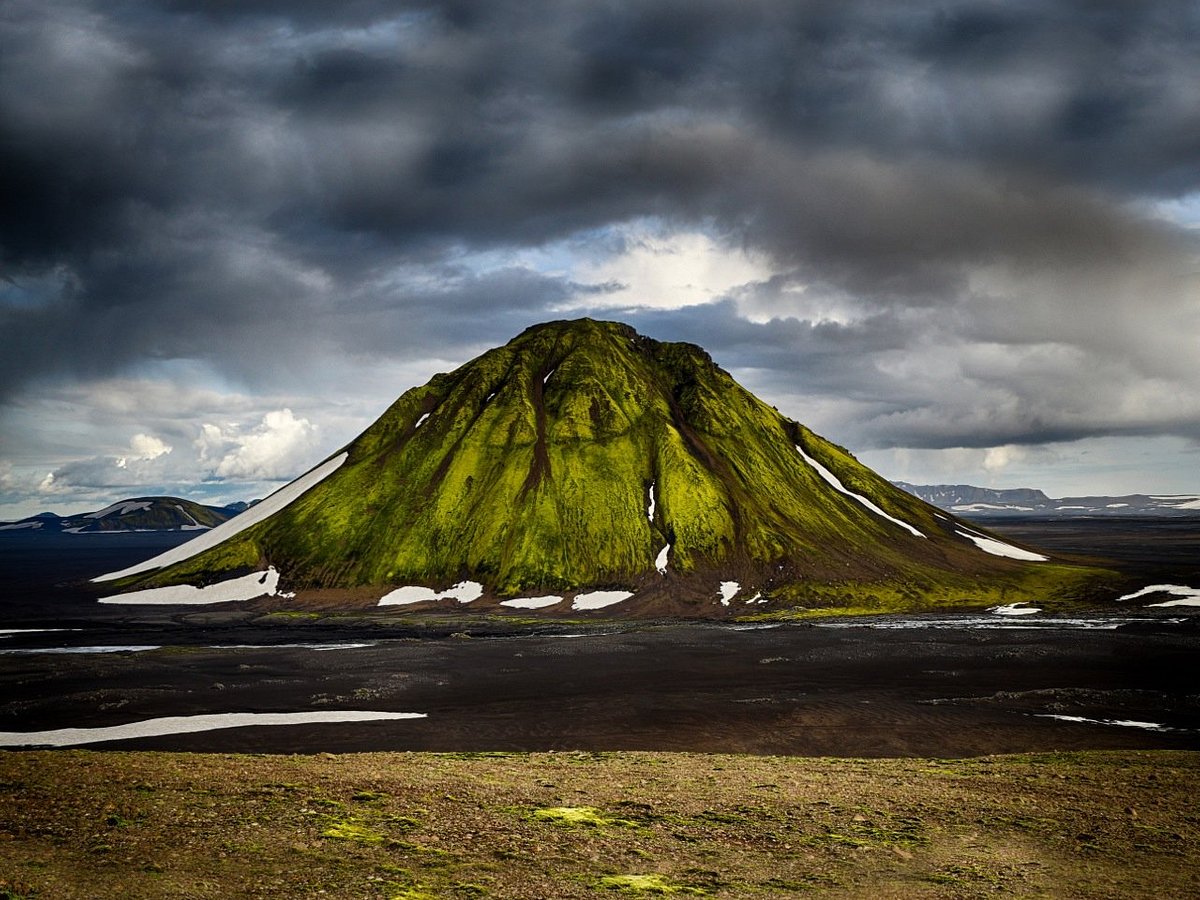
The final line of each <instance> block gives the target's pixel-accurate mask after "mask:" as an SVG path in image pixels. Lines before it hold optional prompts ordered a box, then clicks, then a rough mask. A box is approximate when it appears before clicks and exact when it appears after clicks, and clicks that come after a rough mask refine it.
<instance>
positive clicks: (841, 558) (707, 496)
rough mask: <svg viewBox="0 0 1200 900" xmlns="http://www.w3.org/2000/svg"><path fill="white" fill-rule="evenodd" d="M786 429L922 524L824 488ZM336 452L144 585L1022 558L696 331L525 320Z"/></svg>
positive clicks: (947, 571)
mask: <svg viewBox="0 0 1200 900" xmlns="http://www.w3.org/2000/svg"><path fill="white" fill-rule="evenodd" d="M797 445H799V446H801V447H803V448H804V452H805V453H807V454H808V455H809V456H811V457H813V458H814V459H817V460H818V461H820V462H821V463H822V464H823V465H825V466H826V467H827V468H828V469H829V470H830V471H831V472H833V473H834V474H835V475H836V476H837V477H838V478H839V479H840V480H841V482H842V483H843V484H844V485H845V486H846V488H847V489H849V490H851V491H855V492H858V493H861V494H863V495H865V496H867V497H869V498H871V500H872V501H873V502H874V503H876V504H877V505H878V506H879V507H880V508H881V509H883V510H884V511H886V512H887V513H889V514H890V515H893V516H895V517H896V518H899V519H901V520H903V521H905V522H908V523H910V524H911V525H913V526H914V527H915V528H917V529H918V530H919V531H920V532H921V533H922V535H924V536H923V537H918V536H915V535H912V534H910V533H908V532H907V531H906V530H904V529H903V528H901V527H898V526H897V525H896V524H895V523H892V522H889V521H887V520H886V519H884V518H882V517H880V516H878V515H875V514H874V513H871V512H869V511H867V510H866V509H865V508H864V507H863V505H862V504H861V503H859V502H858V501H857V500H855V499H853V498H851V497H848V496H846V495H845V494H843V493H841V492H839V491H837V490H835V489H834V488H833V487H831V486H830V485H829V484H827V483H826V482H825V481H824V480H823V479H822V478H821V476H820V475H819V474H818V473H817V472H816V471H815V470H814V469H813V468H812V467H811V466H809V465H808V464H807V463H806V462H805V461H804V460H803V458H802V457H801V456H800V454H799V453H798V452H797V450H796V446H797ZM346 449H347V453H348V458H347V461H346V463H345V464H344V465H343V466H342V467H341V468H339V469H338V470H337V471H336V472H335V473H334V474H333V475H331V476H330V477H329V478H327V479H326V480H324V481H322V482H321V483H319V484H318V485H317V486H316V487H314V488H312V489H311V490H309V491H308V492H307V493H306V494H304V495H303V496H302V497H300V498H299V499H298V500H296V501H295V502H293V503H292V504H290V505H289V506H288V507H287V508H286V509H284V510H283V511H281V512H280V513H277V514H276V515H274V516H272V517H271V518H270V519H268V520H266V521H264V522H262V523H260V524H259V525H257V526H255V527H253V528H251V529H248V530H247V531H245V532H242V533H241V534H239V535H236V536H235V537H234V538H232V539H231V540H229V541H227V542H225V543H224V544H222V545H220V546H218V547H216V548H214V549H212V550H210V551H208V552H206V553H204V554H201V555H198V556H197V557H195V558H193V559H191V560H188V561H185V562H184V563H182V564H180V565H178V566H176V567H173V568H172V569H169V570H166V571H165V572H164V573H160V574H158V575H157V576H154V577H152V578H150V579H147V581H152V582H157V583H162V582H165V581H184V580H191V579H194V578H196V577H197V576H202V575H203V576H208V575H214V574H218V573H223V572H228V571H231V570H234V569H239V568H249V567H253V566H259V565H262V564H264V563H271V564H274V565H276V566H277V567H279V569H280V570H281V571H282V572H284V573H285V577H286V579H287V580H288V582H289V583H290V585H291V586H293V587H299V588H305V587H354V586H359V585H380V586H385V585H397V584H428V585H431V586H440V587H444V586H447V585H449V584H450V583H452V582H454V581H458V580H461V579H463V578H471V579H474V580H478V581H480V582H482V583H484V584H485V585H486V586H487V587H488V588H489V589H491V590H492V591H494V592H496V593H499V594H501V595H512V594H515V593H517V592H522V591H527V590H530V589H558V590H569V589H577V588H585V587H589V586H609V585H631V586H636V585H637V584H639V583H641V584H647V583H651V582H652V583H654V584H658V585H661V584H663V583H671V582H672V580H675V579H686V578H687V577H688V576H693V575H694V576H698V577H699V576H704V577H709V576H711V575H713V574H714V573H718V572H727V573H736V575H737V576H739V577H741V578H744V579H746V580H747V581H753V582H756V583H759V584H761V585H763V586H764V587H771V588H774V587H783V586H786V585H788V584H808V583H862V582H887V581H895V580H901V581H906V582H912V581H919V582H925V583H931V584H939V585H944V584H946V583H947V580H949V582H956V581H957V579H958V577H959V576H961V575H964V574H969V575H972V576H982V577H987V578H991V577H993V576H1005V577H1008V578H1010V579H1016V580H1018V581H1019V580H1020V579H1021V578H1023V577H1024V574H1025V573H1027V572H1028V571H1029V570H1030V568H1031V567H1030V566H1029V565H1028V564H1025V563H1020V562H1017V561H1014V560H1008V559H1002V558H998V557H995V556H990V555H987V554H984V553H982V552H980V551H979V550H978V549H977V548H976V547H975V546H974V545H973V544H971V543H970V542H969V541H966V540H964V539H963V538H962V537H960V536H959V535H957V534H955V532H954V522H953V520H950V519H949V518H948V517H946V516H945V515H944V514H943V513H940V512H939V511H937V510H935V509H934V508H933V507H931V506H928V505H927V504H925V503H923V502H922V501H920V500H918V499H916V498H914V497H912V496H910V495H908V494H905V493H904V492H902V491H900V490H899V489H898V488H895V487H894V486H892V485H891V484H890V483H888V482H887V481H885V480H884V479H882V478H880V477H879V476H878V475H876V474H875V473H873V472H871V471H870V470H868V469H867V468H866V467H864V466H862V465H861V464H860V463H858V462H857V460H855V459H854V458H853V457H852V456H851V455H850V454H849V453H848V452H846V451H845V450H844V449H842V448H840V447H837V446H836V445H834V444H831V443H829V442H828V441H825V440H823V439H822V438H820V437H819V436H817V435H815V434H814V433H812V432H811V431H810V430H809V429H807V428H805V427H804V426H802V425H800V424H798V423H796V422H793V421H791V420H789V419H787V418H785V417H783V416H781V415H780V414H779V413H778V412H777V411H775V410H774V409H773V408H771V407H770V406H768V405H766V404H764V403H763V402H762V401H760V400H758V399H757V398H756V397H754V396H753V395H752V394H750V393H749V392H748V391H746V390H745V389H743V388H742V387H741V386H740V385H738V384H737V383H736V382H735V381H734V379H733V378H732V377H731V376H730V375H729V374H728V373H727V372H725V371H724V370H722V369H720V368H719V367H718V366H716V365H715V364H714V363H713V361H712V360H711V359H710V358H709V356H708V355H707V354H706V353H704V351H703V350H701V349H700V348H698V347H695V346H692V345H688V344H670V343H661V342H657V341H653V340H649V339H647V338H644V337H641V336H639V335H638V334H637V333H636V332H634V331H633V330H632V329H630V328H628V327H627V326H624V325H619V324H615V323H603V322H594V321H591V320H581V321H577V322H557V323H550V324H547V325H543V326H538V327H535V328H532V329H530V330H528V331H526V332H525V333H523V334H522V335H520V336H518V337H517V338H515V339H514V340H513V341H511V342H510V343H508V344H507V345H505V346H503V347H500V348H497V349H495V350H492V351H490V352H488V353H485V354H483V355H482V356H480V357H478V358H477V359H475V360H473V361H471V362H469V363H467V364H466V365H464V366H462V367H460V368H459V369H457V370H455V371H454V372H451V373H448V374H441V375H437V376H435V377H434V378H433V379H431V380H430V382H429V383H428V384H426V385H424V386H422V387H418V388H414V389H413V390H411V391H408V392H407V393H406V394H404V395H403V396H402V397H400V398H399V399H398V400H397V401H396V402H395V403H394V404H393V405H392V406H391V407H390V408H389V409H388V410H387V411H386V412H385V413H384V415H383V416H382V417H381V418H380V419H379V420H378V421H377V422H376V423H375V424H374V425H372V426H371V428H369V429H368V430H367V431H366V432H364V433H363V434H362V435H361V436H360V437H359V438H358V439H356V440H355V441H354V442H353V443H352V444H350V445H349V447H348V448H346ZM651 496H653V498H654V501H655V502H654V507H655V508H654V515H653V519H651V518H650V517H649V516H648V515H647V513H648V507H649V505H650V500H651ZM667 544H670V545H671V551H670V554H669V559H668V563H669V574H668V576H667V578H666V579H665V581H664V580H663V579H661V578H660V576H658V574H657V573H656V572H655V568H654V561H655V558H656V556H657V555H658V553H659V551H660V550H661V549H662V548H663V547H664V546H666V545H667Z"/></svg>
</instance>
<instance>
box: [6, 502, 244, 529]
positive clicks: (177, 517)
mask: <svg viewBox="0 0 1200 900" xmlns="http://www.w3.org/2000/svg"><path fill="white" fill-rule="evenodd" d="M233 515H234V513H232V512H231V511H230V510H229V509H228V508H223V507H216V506H203V505H201V504H199V503H193V502H192V501H191V500H183V499H181V498H179V497H133V498H131V499H129V500H119V501H117V502H116V503H113V504H111V505H109V506H106V507H104V509H100V510H97V511H96V512H90V513H82V514H80V515H74V516H57V515H55V514H54V513H51V512H45V513H38V515H36V516H30V517H29V518H27V519H21V520H20V521H17V522H10V523H8V524H5V525H0V531H18V530H19V531H45V532H67V533H70V534H90V533H93V532H100V531H104V532H117V531H203V530H206V529H209V528H214V527H216V526H217V525H220V524H221V523H222V522H225V521H227V520H228V519H230V518H232V516H233Z"/></svg>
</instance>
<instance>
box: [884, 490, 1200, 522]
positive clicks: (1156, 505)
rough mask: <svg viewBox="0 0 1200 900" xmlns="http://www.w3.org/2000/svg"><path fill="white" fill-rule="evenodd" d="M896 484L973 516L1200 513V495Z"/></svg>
mask: <svg viewBox="0 0 1200 900" xmlns="http://www.w3.org/2000/svg"><path fill="white" fill-rule="evenodd" d="M894 484H895V485H896V487H898V488H901V489H902V490H905V491H908V492H909V493H910V494H912V495H913V496H915V497H920V498H921V499H922V500H924V501H925V502H926V503H932V504H933V505H934V506H936V507H938V508H940V509H944V510H946V511H947V512H953V513H957V514H959V515H964V516H967V517H969V518H989V517H991V518H1004V517H1015V516H1045V517H1054V518H1069V517H1076V518H1078V517H1081V516H1086V517H1092V516H1200V494H1127V495H1125V496H1121V497H1063V498H1061V499H1058V500H1055V499H1053V498H1051V497H1047V496H1046V495H1045V494H1044V493H1042V492H1041V491H1039V490H1035V489H1033V488H1011V489H1007V490H997V489H994V488H983V487H975V486H974V485H970V484H908V483H907V482H904V481H897V482H894Z"/></svg>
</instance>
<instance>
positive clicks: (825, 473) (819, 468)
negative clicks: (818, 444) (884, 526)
mask: <svg viewBox="0 0 1200 900" xmlns="http://www.w3.org/2000/svg"><path fill="white" fill-rule="evenodd" d="M796 452H797V453H799V454H800V456H801V457H803V458H804V461H805V462H806V463H808V464H809V465H810V466H812V468H813V470H814V471H815V472H816V473H817V474H818V475H820V476H821V477H822V478H823V479H825V481H826V483H827V484H829V486H830V487H832V488H833V489H834V490H835V491H837V492H838V493H841V494H845V495H846V496H847V497H849V498H851V499H852V500H857V501H858V502H859V503H861V504H862V505H863V506H865V507H866V508H867V509H869V510H870V511H871V512H873V513H875V515H877V516H882V517H883V518H885V519H887V520H888V521H889V522H892V523H893V524H895V525H899V526H900V527H901V528H903V529H904V530H905V531H907V532H909V533H910V534H915V535H916V536H917V537H919V538H923V537H925V535H923V534H921V532H919V531H917V529H915V528H913V526H911V525H909V524H908V523H907V522H902V521H901V520H900V519H897V518H896V517H895V516H889V515H888V514H887V513H885V512H884V511H883V510H882V509H880V508H879V507H878V506H876V505H875V504H874V503H872V502H871V501H870V500H868V499H867V498H866V497H864V496H863V495H862V494H856V493H854V491H851V490H847V489H846V486H845V485H843V484H842V482H841V479H840V478H838V477H837V476H836V475H834V474H833V473H832V472H830V471H829V470H828V469H827V468H825V467H824V466H823V465H821V464H820V463H819V462H817V461H816V460H815V459H813V458H812V457H811V456H809V455H808V454H807V453H805V452H804V448H803V447H801V446H800V445H799V444H796Z"/></svg>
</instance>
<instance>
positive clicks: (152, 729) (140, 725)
mask: <svg viewBox="0 0 1200 900" xmlns="http://www.w3.org/2000/svg"><path fill="white" fill-rule="evenodd" d="M423 718H425V713H393V712H373V711H372V712H366V711H360V710H326V711H323V712H290V713H208V714H202V715H196V716H166V717H164V718H161V719H144V720H142V721H140V722H129V723H128V724H125V725H109V726H107V727H103V728H56V729H52V730H50V731H0V747H74V746H77V745H79V744H96V743H100V742H103V741H128V740H134V739H136V738H146V737H163V736H164V735H169V734H195V733H196V732H200V731H216V730H218V729H221V728H245V727H247V726H251V725H254V726H258V725H324V724H328V723H334V722H375V721H381V720H392V719H423Z"/></svg>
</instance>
